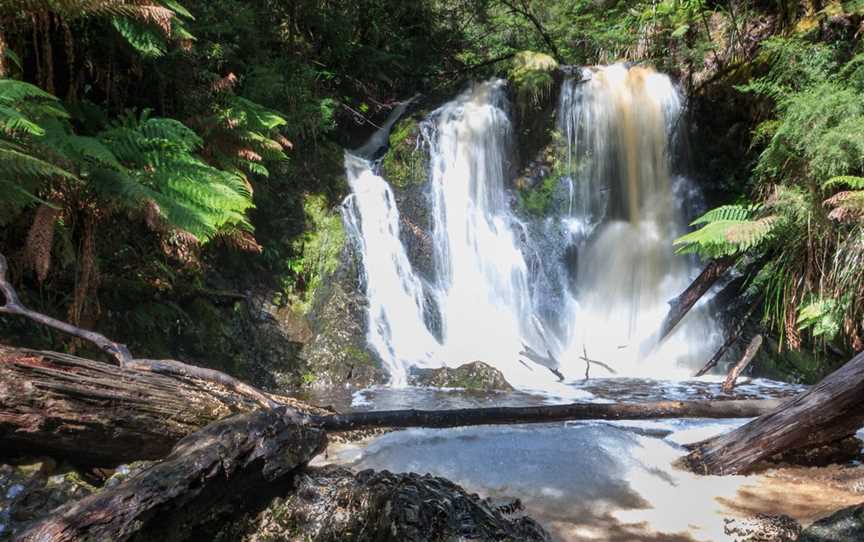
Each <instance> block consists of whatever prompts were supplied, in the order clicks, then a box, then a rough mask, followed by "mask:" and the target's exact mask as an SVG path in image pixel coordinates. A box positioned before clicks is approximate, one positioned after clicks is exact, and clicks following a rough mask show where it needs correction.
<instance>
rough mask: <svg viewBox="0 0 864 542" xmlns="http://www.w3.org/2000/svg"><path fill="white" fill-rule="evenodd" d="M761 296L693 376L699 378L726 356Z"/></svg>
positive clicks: (742, 330) (757, 297) (759, 302)
mask: <svg viewBox="0 0 864 542" xmlns="http://www.w3.org/2000/svg"><path fill="white" fill-rule="evenodd" d="M762 299H763V298H762V295H758V296H756V299H754V300H753V302H752V303H751V304H750V307H749V308H748V309H747V312H745V313H744V317H743V318H741V320H740V321H739V322H738V324H737V325H736V326H735V328H734V329H733V330H732V331H731V332H730V333H729V337H728V338H727V339H726V342H724V343H723V344H722V345H721V346H720V348H718V349H717V352H715V353H714V355H713V356H712V357H711V359H709V360H708V362H707V363H706V364H705V366H704V367H702V368H701V369H699V372H698V373H696V374H695V375H693V376H696V377H699V376H702V375H704V374H705V373H707V372H708V371H710V370H711V369H713V368H714V366H715V365H717V364H718V363H719V362H720V360H721V359H722V358H723V355H724V354H726V351H727V350H729V349H730V348H731V347H732V345H733V344H735V342H736V341H737V340H738V338H739V337H740V336H741V333H743V332H744V327H746V325H747V322H748V321H750V316H752V314H753V311H755V310H756V308H757V307H758V306H759V305H760V304H761V303H762Z"/></svg>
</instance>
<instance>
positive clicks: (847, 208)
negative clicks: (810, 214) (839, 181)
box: [824, 190, 864, 222]
mask: <svg viewBox="0 0 864 542" xmlns="http://www.w3.org/2000/svg"><path fill="white" fill-rule="evenodd" d="M824 205H825V206H826V207H832V208H833V209H832V210H831V212H830V213H828V218H830V219H832V220H836V221H838V222H851V221H855V220H861V219H864V190H847V191H843V192H837V193H836V194H834V195H833V196H831V197H830V198H828V199H826V200H825V201H824Z"/></svg>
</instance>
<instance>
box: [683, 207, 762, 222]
mask: <svg viewBox="0 0 864 542" xmlns="http://www.w3.org/2000/svg"><path fill="white" fill-rule="evenodd" d="M755 210H756V207H754V206H744V205H722V206H720V207H717V208H714V209H711V210H710V211H708V212H707V213H705V214H704V215H702V216H700V217H699V218H697V219H696V220H694V221H693V222H691V223H690V225H691V226H698V225H699V224H709V223H711V222H717V221H720V220H732V221H740V220H748V219H749V218H750V217H751V216H753V213H754V211H755Z"/></svg>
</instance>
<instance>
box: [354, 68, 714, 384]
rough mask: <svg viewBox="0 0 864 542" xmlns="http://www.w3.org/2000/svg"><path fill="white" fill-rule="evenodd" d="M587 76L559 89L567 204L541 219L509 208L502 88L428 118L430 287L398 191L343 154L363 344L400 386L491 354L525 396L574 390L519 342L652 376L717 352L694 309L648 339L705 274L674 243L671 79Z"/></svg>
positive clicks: (633, 73)
mask: <svg viewBox="0 0 864 542" xmlns="http://www.w3.org/2000/svg"><path fill="white" fill-rule="evenodd" d="M586 75H590V79H589V80H588V81H587V82H580V83H576V82H574V81H567V82H565V84H564V87H563V88H562V93H561V100H560V105H559V129H560V131H561V133H562V135H563V136H564V141H565V143H564V145H562V149H561V159H562V160H563V161H564V163H565V164H566V167H567V175H565V176H564V177H563V178H562V179H561V183H562V188H564V189H565V190H566V192H567V198H566V199H567V201H566V205H565V206H564V207H563V209H558V211H557V213H555V214H554V215H553V216H550V217H547V218H546V219H545V220H543V221H542V224H540V223H538V222H537V221H534V222H531V223H529V222H526V221H523V220H521V219H520V218H518V217H517V215H516V213H515V212H514V210H513V205H512V201H513V197H514V196H513V194H512V193H511V191H510V189H509V188H508V182H509V180H510V178H511V176H512V172H511V166H512V165H513V164H512V162H515V155H514V152H515V151H514V146H513V142H512V139H513V134H512V131H513V127H512V125H511V121H510V118H509V115H508V104H507V100H506V88H505V85H506V83H505V82H504V81H500V80H494V81H489V82H485V83H481V84H475V85H473V86H472V87H471V88H469V89H468V90H466V91H465V92H464V93H463V94H461V95H460V96H458V97H457V98H456V99H455V100H453V101H452V102H450V103H448V104H446V105H445V106H443V107H441V108H440V109H439V110H437V111H435V112H433V113H432V115H430V118H429V119H428V120H427V121H426V122H425V123H424V130H423V132H424V136H425V138H426V144H427V145H426V146H427V147H428V149H429V153H430V164H431V165H430V172H429V182H430V193H431V196H430V201H429V205H430V206H431V211H432V217H433V223H434V225H433V228H432V232H431V239H432V244H433V250H434V263H435V275H434V278H433V279H432V281H431V282H426V281H424V280H423V279H421V278H420V277H419V276H418V275H417V274H416V273H415V272H414V271H413V270H412V268H411V264H410V262H409V259H408V256H407V254H406V250H405V248H404V247H403V245H402V242H401V241H400V239H399V220H400V218H399V211H398V210H397V209H396V206H395V203H394V201H395V199H394V195H393V192H392V190H391V189H390V187H389V185H388V184H387V183H386V181H385V180H384V179H382V178H381V177H380V176H378V175H377V174H376V173H375V172H374V169H375V167H374V164H372V163H370V162H367V161H365V160H361V159H358V158H357V157H355V156H352V155H348V156H347V158H346V169H347V172H348V178H349V182H350V184H351V187H352V191H353V194H352V196H350V197H349V199H348V200H347V201H346V205H345V217H346V223H347V225H348V229H349V233H351V234H352V237H353V238H354V239H355V241H356V242H357V243H358V246H359V247H360V250H361V252H362V254H363V264H364V270H365V283H366V294H367V297H368V301H369V310H368V319H369V321H368V328H369V332H368V340H369V344H370V346H371V347H372V349H373V350H374V351H375V352H376V353H377V354H378V355H379V356H380V357H381V358H382V360H383V361H384V363H385V365H386V367H387V368H388V370H389V371H390V374H391V376H392V381H391V385H394V386H401V385H404V384H405V381H406V374H407V372H408V370H409V368H410V366H414V365H417V366H439V365H448V366H457V365H460V364H462V363H465V362H470V361H474V360H482V361H485V362H487V363H490V364H492V365H494V366H496V367H498V368H499V369H500V370H501V371H502V372H503V373H504V374H505V377H506V378H507V379H508V381H510V382H511V383H512V384H514V385H515V386H517V387H519V388H521V389H526V390H541V389H542V390H546V391H549V392H552V393H555V394H556V395H569V396H573V395H574V394H575V395H578V393H579V392H577V391H575V390H574V389H573V388H572V387H565V386H564V385H559V384H557V383H556V378H555V377H554V376H553V375H552V373H551V372H549V371H547V370H546V369H545V368H544V367H542V366H540V365H537V364H535V363H531V362H530V361H528V360H526V358H524V357H521V356H520V355H519V352H520V350H521V349H522V347H523V344H526V345H529V346H530V347H531V348H532V349H534V350H535V351H537V352H540V353H546V352H547V351H548V352H551V353H552V354H553V355H554V357H555V358H557V359H558V360H560V367H559V370H560V371H561V372H562V373H564V375H565V376H566V377H567V378H568V380H570V379H573V380H575V379H577V378H580V377H581V376H582V375H583V374H584V362H583V361H581V360H580V359H579V357H580V356H582V355H584V353H586V352H587V354H588V356H589V357H590V358H593V359H598V360H601V361H604V362H605V363H608V364H609V365H611V366H612V367H614V368H615V369H616V370H617V371H618V374H619V375H622V376H636V375H642V374H649V375H651V376H654V377H659V378H676V377H679V376H684V375H685V374H687V373H689V372H690V371H691V370H692V367H693V366H694V365H695V364H698V363H700V362H702V361H703V360H704V359H706V356H707V355H710V354H708V352H709V350H710V348H711V347H712V343H714V342H716V340H717V337H716V336H715V335H716V334H714V333H713V326H712V325H711V322H710V320H708V319H707V317H705V316H704V315H702V314H700V311H699V310H698V309H697V310H696V311H695V314H691V315H690V316H688V318H687V319H686V320H685V322H684V325H682V326H680V329H678V330H676V332H675V333H674V334H673V336H672V337H671V338H670V339H669V340H667V341H665V343H664V344H662V345H659V346H658V345H656V344H655V343H656V340H655V339H654V334H655V333H656V331H657V330H658V329H659V327H660V323H661V321H662V318H663V317H664V316H665V314H666V310H667V308H668V306H667V304H666V302H667V300H668V299H670V298H672V297H674V296H675V295H677V293H679V292H680V290H681V289H683V288H684V287H685V286H686V285H687V283H688V282H689V280H690V279H691V277H692V275H693V274H694V272H695V270H696V269H695V267H694V264H693V262H691V261H689V260H688V259H686V258H684V257H676V256H674V254H673V250H672V240H673V239H674V238H675V237H676V236H677V235H679V234H680V233H681V232H682V229H683V225H684V224H685V221H684V218H685V217H684V216H683V214H684V213H683V212H682V207H683V204H684V199H683V197H682V195H681V194H682V193H686V190H677V191H676V190H675V189H674V188H675V186H674V185H675V183H673V179H672V178H671V175H670V155H671V140H672V136H673V132H674V128H675V125H676V124H677V122H678V115H679V113H680V99H679V96H678V93H677V91H676V89H675V88H674V86H673V85H672V83H671V82H670V81H669V79H668V77H666V76H664V75H661V74H657V73H655V72H653V71H650V70H647V69H643V68H632V69H629V70H628V69H627V68H625V67H623V66H610V67H606V68H597V69H593V70H589V71H587V72H586ZM677 185H678V187H679V188H681V187H683V188H686V187H687V183H686V180H680V179H679V180H678V183H677ZM565 253H569V254H576V255H577V257H576V258H575V260H576V261H574V258H565V257H564V255H565ZM577 262H578V263H577ZM430 315H433V316H432V317H430ZM432 320H434V321H436V322H439V324H440V329H438V330H437V335H438V336H437V337H436V333H433V332H432V331H430V327H432V326H430V325H429V324H428V323H427V322H428V321H432ZM526 362H527V363H526ZM599 370H600V369H598V368H595V369H594V370H593V371H594V373H592V374H596V372H597V371H599ZM598 376H600V375H598Z"/></svg>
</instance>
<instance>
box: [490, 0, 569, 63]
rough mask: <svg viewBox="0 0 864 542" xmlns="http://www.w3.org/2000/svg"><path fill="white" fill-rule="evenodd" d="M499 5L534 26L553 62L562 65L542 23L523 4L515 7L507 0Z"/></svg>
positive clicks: (553, 43)
mask: <svg viewBox="0 0 864 542" xmlns="http://www.w3.org/2000/svg"><path fill="white" fill-rule="evenodd" d="M501 3H502V4H504V6H505V7H507V9H509V10H510V11H511V12H512V13H513V14H515V15H521V16H522V17H525V18H526V19H528V21H530V22H531V24H532V25H534V28H536V29H537V33H538V34H540V37H542V38H543V41H544V42H546V46H547V47H549V51H550V52H551V53H552V56H554V57H555V60H557V61H558V62H559V63H561V64H563V63H564V59H563V58H562V56H561V53H560V52H559V51H558V47H557V46H556V45H555V42H554V41H553V40H552V36H550V35H549V33H548V32H546V29H545V28H543V23H541V22H540V20H539V19H538V18H537V17H536V16H535V15H534V14H533V13H531V10H530V9H529V8H528V6H527V5H526V4H525V3H523V4H522V6H521V7H519V6H517V5H516V4H515V3H514V2H510V1H509V0H501Z"/></svg>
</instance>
